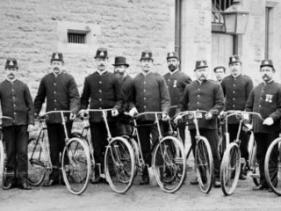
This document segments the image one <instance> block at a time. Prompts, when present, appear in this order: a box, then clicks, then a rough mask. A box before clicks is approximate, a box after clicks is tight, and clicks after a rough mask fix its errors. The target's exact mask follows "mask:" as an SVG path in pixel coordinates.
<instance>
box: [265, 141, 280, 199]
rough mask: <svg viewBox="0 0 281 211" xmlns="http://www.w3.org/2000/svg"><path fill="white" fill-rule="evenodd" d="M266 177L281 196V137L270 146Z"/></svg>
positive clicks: (266, 158) (271, 186)
mask: <svg viewBox="0 0 281 211" xmlns="http://www.w3.org/2000/svg"><path fill="white" fill-rule="evenodd" d="M264 173H265V178H266V181H267V183H268V185H269V186H270V188H271V189H272V190H273V192H274V193H276V194H277V195H278V196H281V138H277V139H275V140H274V141H273V142H272V143H271V144H270V145H269V147H268V150H267V152H266V155H265V161H264Z"/></svg>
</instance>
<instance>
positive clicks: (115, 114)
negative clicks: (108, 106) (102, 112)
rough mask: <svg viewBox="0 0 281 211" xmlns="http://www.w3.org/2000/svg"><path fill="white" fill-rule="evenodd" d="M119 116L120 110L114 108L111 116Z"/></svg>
mask: <svg viewBox="0 0 281 211" xmlns="http://www.w3.org/2000/svg"><path fill="white" fill-rule="evenodd" d="M118 114H119V112H118V110H117V109H116V108H113V109H112V110H111V115H112V116H118Z"/></svg>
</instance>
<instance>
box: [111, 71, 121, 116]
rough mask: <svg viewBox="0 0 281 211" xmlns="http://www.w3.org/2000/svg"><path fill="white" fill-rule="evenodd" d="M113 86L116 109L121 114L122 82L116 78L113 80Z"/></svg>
mask: <svg viewBox="0 0 281 211" xmlns="http://www.w3.org/2000/svg"><path fill="white" fill-rule="evenodd" d="M113 86H114V92H115V101H116V102H115V106H114V108H115V109H117V110H118V111H119V112H120V111H121V109H122V97H121V83H120V80H118V79H117V78H116V77H115V76H114V80H113Z"/></svg>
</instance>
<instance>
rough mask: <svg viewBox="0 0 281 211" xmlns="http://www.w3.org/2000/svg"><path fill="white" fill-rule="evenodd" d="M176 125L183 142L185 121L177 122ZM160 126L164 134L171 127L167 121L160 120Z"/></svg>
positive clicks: (167, 132)
mask: <svg viewBox="0 0 281 211" xmlns="http://www.w3.org/2000/svg"><path fill="white" fill-rule="evenodd" d="M177 127H178V129H179V135H180V138H181V140H182V143H183V144H185V122H183V123H179V124H178V125H177ZM162 128H163V131H164V134H169V132H171V131H170V130H171V129H170V128H169V125H168V123H167V122H162Z"/></svg>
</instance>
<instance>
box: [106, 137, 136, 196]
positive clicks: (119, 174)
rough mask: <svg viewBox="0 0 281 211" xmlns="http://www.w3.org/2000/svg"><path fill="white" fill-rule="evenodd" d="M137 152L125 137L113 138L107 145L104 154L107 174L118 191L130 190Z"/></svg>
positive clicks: (109, 180)
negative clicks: (135, 152)
mask: <svg viewBox="0 0 281 211" xmlns="http://www.w3.org/2000/svg"><path fill="white" fill-rule="evenodd" d="M135 165H136V164H135V154H134V150H133V148H132V146H131V145H130V144H129V143H128V141H127V140H126V139H125V138H123V137H115V138H113V139H112V140H111V141H110V143H109V145H108V146H107V147H106V151H105V156H104V166H105V176H106V180H107V181H108V183H109V185H110V187H111V189H112V190H113V191H115V192H116V193H125V192H126V191H128V190H129V188H130V187H131V185H132V183H133V179H134V176H135Z"/></svg>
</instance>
